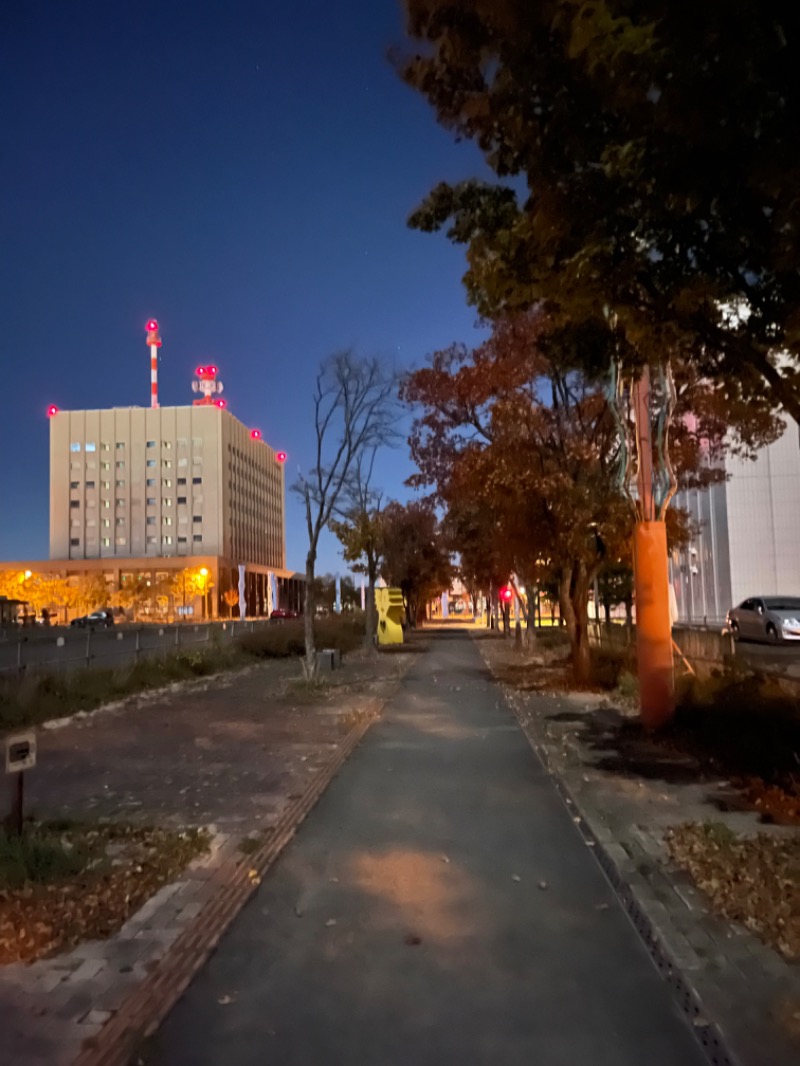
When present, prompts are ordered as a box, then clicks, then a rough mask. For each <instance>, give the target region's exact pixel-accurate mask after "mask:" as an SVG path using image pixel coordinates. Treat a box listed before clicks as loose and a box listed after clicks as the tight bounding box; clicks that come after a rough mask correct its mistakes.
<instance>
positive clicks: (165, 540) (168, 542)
mask: <svg viewBox="0 0 800 1066" xmlns="http://www.w3.org/2000/svg"><path fill="white" fill-rule="evenodd" d="M162 544H172V537H164V539H163V540H162Z"/></svg>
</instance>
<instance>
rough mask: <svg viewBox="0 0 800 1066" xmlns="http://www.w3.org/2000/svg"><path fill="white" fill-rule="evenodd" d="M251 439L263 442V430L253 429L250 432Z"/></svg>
mask: <svg viewBox="0 0 800 1066" xmlns="http://www.w3.org/2000/svg"><path fill="white" fill-rule="evenodd" d="M250 438H251V439H252V440H261V430H260V429H251V430H250Z"/></svg>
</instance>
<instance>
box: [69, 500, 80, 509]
mask: <svg viewBox="0 0 800 1066" xmlns="http://www.w3.org/2000/svg"><path fill="white" fill-rule="evenodd" d="M69 505H70V507H80V505H81V501H80V500H70V501H69Z"/></svg>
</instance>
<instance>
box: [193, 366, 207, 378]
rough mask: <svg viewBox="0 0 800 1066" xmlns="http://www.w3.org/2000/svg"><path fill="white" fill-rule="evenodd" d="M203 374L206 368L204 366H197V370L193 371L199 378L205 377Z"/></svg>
mask: <svg viewBox="0 0 800 1066" xmlns="http://www.w3.org/2000/svg"><path fill="white" fill-rule="evenodd" d="M205 373H206V368H205V367H204V366H199V367H198V368H197V370H195V374H197V376H198V377H199V378H202V377H205Z"/></svg>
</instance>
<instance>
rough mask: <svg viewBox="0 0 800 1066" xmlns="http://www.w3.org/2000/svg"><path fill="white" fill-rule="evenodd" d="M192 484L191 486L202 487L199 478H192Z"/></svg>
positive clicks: (201, 481)
mask: <svg viewBox="0 0 800 1066" xmlns="http://www.w3.org/2000/svg"><path fill="white" fill-rule="evenodd" d="M192 484H193V485H202V484H203V479H202V478H201V477H193V478H192Z"/></svg>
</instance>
